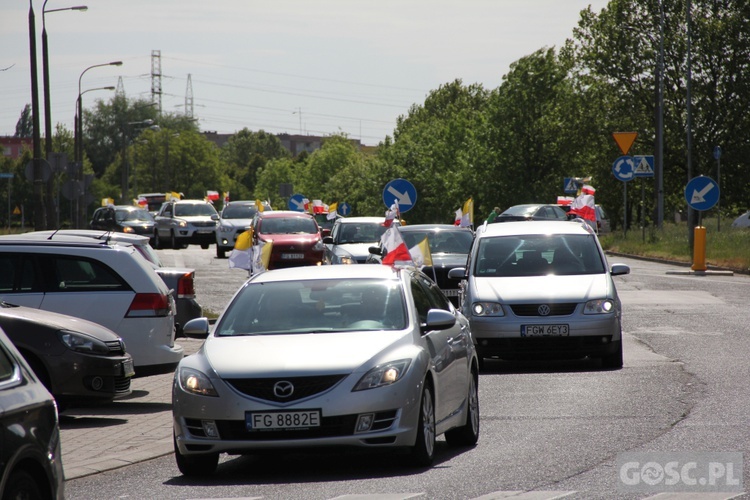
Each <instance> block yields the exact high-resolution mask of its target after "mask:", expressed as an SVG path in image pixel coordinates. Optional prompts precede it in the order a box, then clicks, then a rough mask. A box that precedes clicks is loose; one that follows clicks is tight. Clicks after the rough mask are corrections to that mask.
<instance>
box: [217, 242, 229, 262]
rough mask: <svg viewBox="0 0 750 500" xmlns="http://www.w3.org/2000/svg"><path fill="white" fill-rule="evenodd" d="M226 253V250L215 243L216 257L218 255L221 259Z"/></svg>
mask: <svg viewBox="0 0 750 500" xmlns="http://www.w3.org/2000/svg"><path fill="white" fill-rule="evenodd" d="M226 255H227V254H226V252H225V251H224V249H223V248H221V247H220V246H219V245H218V244H217V245H216V257H218V258H219V259H223V258H224V257H226Z"/></svg>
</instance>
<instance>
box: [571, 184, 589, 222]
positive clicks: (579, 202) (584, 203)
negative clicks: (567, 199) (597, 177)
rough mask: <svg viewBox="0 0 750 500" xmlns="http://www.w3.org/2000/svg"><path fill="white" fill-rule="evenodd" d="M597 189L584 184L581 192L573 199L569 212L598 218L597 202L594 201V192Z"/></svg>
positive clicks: (583, 217) (586, 218)
mask: <svg viewBox="0 0 750 500" xmlns="http://www.w3.org/2000/svg"><path fill="white" fill-rule="evenodd" d="M595 193H596V189H594V188H593V187H591V186H589V185H588V184H586V185H584V186H583V187H582V188H581V194H580V195H578V197H577V198H576V199H575V200H573V203H571V204H570V211H569V212H568V213H569V214H574V215H578V216H579V217H581V218H582V219H585V220H590V221H595V220H596V202H595V201H594V194H595Z"/></svg>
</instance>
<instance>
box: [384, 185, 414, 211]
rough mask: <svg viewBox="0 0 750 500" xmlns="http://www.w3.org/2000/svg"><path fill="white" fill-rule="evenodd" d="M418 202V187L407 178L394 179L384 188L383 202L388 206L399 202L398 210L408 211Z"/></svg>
mask: <svg viewBox="0 0 750 500" xmlns="http://www.w3.org/2000/svg"><path fill="white" fill-rule="evenodd" d="M416 202H417V189H416V188H415V187H414V185H413V184H412V183H411V182H409V181H407V180H406V179H393V180H392V181H390V182H389V183H388V184H386V185H385V188H384V189H383V203H385V206H386V208H391V205H393V204H394V203H397V204H398V211H399V212H401V213H404V212H408V211H409V210H411V209H412V207H413V206H414V204H415V203H416Z"/></svg>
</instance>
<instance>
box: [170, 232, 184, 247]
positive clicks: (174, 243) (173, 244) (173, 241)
mask: <svg viewBox="0 0 750 500" xmlns="http://www.w3.org/2000/svg"><path fill="white" fill-rule="evenodd" d="M169 246H170V247H171V248H173V249H174V250H179V249H180V248H182V245H180V244H179V243H177V236H175V234H174V229H173V230H171V231H170V232H169Z"/></svg>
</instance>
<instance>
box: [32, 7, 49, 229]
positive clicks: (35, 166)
mask: <svg viewBox="0 0 750 500" xmlns="http://www.w3.org/2000/svg"><path fill="white" fill-rule="evenodd" d="M29 52H30V58H31V61H30V62H31V117H32V127H33V131H32V144H33V148H34V157H33V159H32V170H33V174H34V175H33V179H34V227H35V229H36V230H41V229H46V217H45V214H44V191H43V190H42V184H43V183H44V181H43V180H42V162H41V158H42V142H41V138H40V133H39V81H38V80H39V79H38V76H37V64H36V18H35V16H34V6H33V4H32V0H29Z"/></svg>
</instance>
